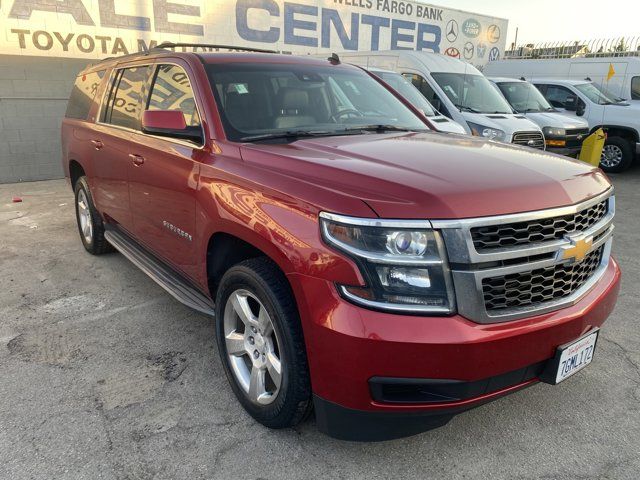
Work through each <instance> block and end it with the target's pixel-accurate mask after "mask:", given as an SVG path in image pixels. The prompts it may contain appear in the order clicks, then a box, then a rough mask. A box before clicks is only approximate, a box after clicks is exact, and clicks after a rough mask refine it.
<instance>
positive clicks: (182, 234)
mask: <svg viewBox="0 0 640 480" xmlns="http://www.w3.org/2000/svg"><path fill="white" fill-rule="evenodd" d="M162 226H163V227H164V228H166V229H167V230H169V231H171V232H173V233H175V234H176V235H178V236H179V237H182V238H184V239H185V240H189V241H190V242H191V241H192V240H193V237H192V236H191V234H190V233H187V232H185V231H184V230H182V229H181V228H178V227H176V226H175V225H173V224H172V223H169V222H167V221H166V220H163V221H162Z"/></svg>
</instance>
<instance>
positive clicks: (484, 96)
mask: <svg viewBox="0 0 640 480" xmlns="http://www.w3.org/2000/svg"><path fill="white" fill-rule="evenodd" d="M431 76H432V77H433V78H434V80H435V81H436V82H437V83H438V85H440V88H441V89H442V90H443V91H444V93H445V94H446V95H447V97H449V100H451V101H452V102H453V104H454V105H455V106H456V107H457V108H458V109H459V110H460V111H467V112H473V113H513V110H511V107H510V106H509V104H508V103H507V101H506V100H505V99H504V97H503V96H502V95H500V92H498V90H496V89H495V88H494V87H493V85H492V84H491V82H490V81H489V80H487V78H486V77H484V76H482V75H466V74H464V73H432V74H431Z"/></svg>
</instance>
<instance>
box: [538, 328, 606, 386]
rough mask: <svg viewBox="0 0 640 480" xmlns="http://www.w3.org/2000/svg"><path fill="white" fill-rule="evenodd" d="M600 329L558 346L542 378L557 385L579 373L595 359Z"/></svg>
mask: <svg viewBox="0 0 640 480" xmlns="http://www.w3.org/2000/svg"><path fill="white" fill-rule="evenodd" d="M598 333H599V330H598V329H595V330H591V331H590V332H589V333H587V334H586V335H584V336H582V337H581V338H579V339H578V340H575V341H574V342H571V343H568V344H566V345H562V346H561V347H558V349H557V350H556V355H555V357H554V358H553V359H552V360H550V362H549V364H548V365H547V368H546V369H545V372H544V373H543V375H542V376H541V380H542V381H544V382H547V383H551V384H553V385H556V384H558V383H560V382H562V381H563V380H566V379H567V378H569V377H570V376H572V375H574V374H576V373H578V372H579V371H580V370H582V369H583V368H584V367H586V366H587V365H589V364H590V363H591V361H592V360H593V354H594V352H595V349H596V343H597V341H598Z"/></svg>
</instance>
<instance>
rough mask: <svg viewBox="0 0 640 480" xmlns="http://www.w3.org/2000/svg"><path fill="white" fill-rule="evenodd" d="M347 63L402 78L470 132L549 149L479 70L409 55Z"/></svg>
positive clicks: (374, 55)
mask: <svg viewBox="0 0 640 480" xmlns="http://www.w3.org/2000/svg"><path fill="white" fill-rule="evenodd" d="M340 58H341V59H342V61H344V62H346V63H353V64H356V65H360V66H362V67H365V68H372V67H376V68H382V69H386V70H393V71H396V72H398V73H401V74H402V75H404V76H405V77H406V78H408V79H409V80H411V82H412V83H413V84H414V85H415V86H416V87H417V88H418V90H420V92H421V93H422V94H423V95H424V96H425V97H426V99H427V100H429V103H431V104H432V105H433V106H434V108H435V109H436V110H438V111H439V112H442V113H443V114H444V115H446V116H447V117H449V118H450V119H452V120H454V121H455V122H457V123H459V124H460V125H462V126H463V127H464V128H465V131H466V132H467V133H470V134H472V135H476V136H482V137H485V138H488V139H491V140H496V141H500V142H506V143H515V144H519V145H524V146H528V147H532V148H538V149H544V148H545V141H544V136H543V134H542V130H541V129H540V127H539V126H538V125H536V124H535V123H533V122H532V121H531V120H528V119H527V118H526V117H525V116H524V115H521V114H515V113H514V111H513V109H512V108H511V106H510V105H509V104H508V103H507V101H506V100H505V99H504V97H503V96H502V95H501V94H500V92H498V91H497V90H496V88H495V87H494V86H493V85H492V84H491V83H490V82H489V80H487V79H486V77H484V76H483V75H482V73H480V71H478V69H476V68H475V67H473V66H471V65H469V64H468V63H465V62H463V61H462V60H458V59H455V58H451V57H447V56H444V55H440V54H437V53H428V52H414V51H410V50H389V51H377V52H343V53H341V54H340Z"/></svg>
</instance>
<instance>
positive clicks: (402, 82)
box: [371, 72, 437, 117]
mask: <svg viewBox="0 0 640 480" xmlns="http://www.w3.org/2000/svg"><path fill="white" fill-rule="evenodd" d="M371 73H373V74H374V75H375V76H376V77H378V78H381V79H382V80H384V81H385V82H386V83H388V84H389V86H390V87H391V88H393V89H394V90H395V91H396V92H398V93H399V94H400V95H402V96H403V97H404V98H405V99H407V101H408V102H409V103H410V104H411V105H413V106H414V107H416V108H417V109H418V110H420V111H422V113H424V115H425V116H427V117H435V116H436V115H437V113H436V111H435V110H434V109H433V106H432V105H431V104H430V103H429V101H428V100H427V99H426V98H424V96H423V95H422V94H421V93H420V90H418V89H417V88H416V87H414V85H413V83H411V82H410V81H409V80H407V79H406V78H404V77H403V76H402V75H400V74H399V73H395V72H371Z"/></svg>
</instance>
